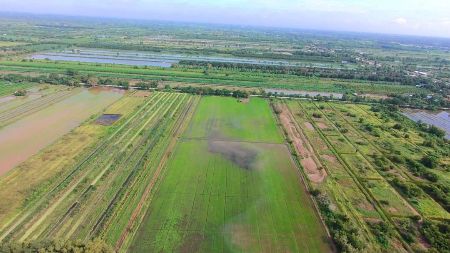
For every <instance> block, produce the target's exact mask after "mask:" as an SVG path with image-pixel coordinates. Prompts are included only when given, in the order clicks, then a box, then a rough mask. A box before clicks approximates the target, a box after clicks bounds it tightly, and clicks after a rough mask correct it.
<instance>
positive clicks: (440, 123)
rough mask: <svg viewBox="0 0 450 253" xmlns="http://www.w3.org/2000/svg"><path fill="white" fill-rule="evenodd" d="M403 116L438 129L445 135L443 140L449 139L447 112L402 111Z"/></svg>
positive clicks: (449, 130) (449, 117)
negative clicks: (443, 131)
mask: <svg viewBox="0 0 450 253" xmlns="http://www.w3.org/2000/svg"><path fill="white" fill-rule="evenodd" d="M403 115H405V116H406V117H408V118H409V119H411V120H413V121H415V122H419V121H421V122H423V123H426V124H429V125H433V126H436V127H439V128H441V129H443V130H445V132H446V133H447V134H446V136H445V138H447V139H450V116H449V111H439V112H432V111H426V110H412V109H408V110H404V111H403Z"/></svg>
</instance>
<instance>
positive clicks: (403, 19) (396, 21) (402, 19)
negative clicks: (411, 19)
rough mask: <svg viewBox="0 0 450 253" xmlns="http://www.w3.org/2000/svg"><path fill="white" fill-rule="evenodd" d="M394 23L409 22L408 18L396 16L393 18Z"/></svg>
mask: <svg viewBox="0 0 450 253" xmlns="http://www.w3.org/2000/svg"><path fill="white" fill-rule="evenodd" d="M392 21H393V22H394V23H396V24H397V25H406V24H408V20H406V19H405V18H396V19H394V20H392Z"/></svg>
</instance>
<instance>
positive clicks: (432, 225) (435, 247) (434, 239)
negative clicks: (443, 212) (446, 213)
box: [420, 220, 450, 253]
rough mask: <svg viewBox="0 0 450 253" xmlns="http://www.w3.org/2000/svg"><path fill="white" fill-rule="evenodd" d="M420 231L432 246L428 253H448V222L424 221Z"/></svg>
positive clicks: (449, 248)
mask: <svg viewBox="0 0 450 253" xmlns="http://www.w3.org/2000/svg"><path fill="white" fill-rule="evenodd" d="M420 230H421V233H422V234H423V235H424V236H425V238H426V239H427V241H428V242H429V243H430V244H431V246H432V248H431V249H429V250H428V252H432V253H438V252H441V253H449V252H450V243H449V242H450V221H448V220H445V221H431V220H425V221H424V222H423V224H422V227H421V229H420Z"/></svg>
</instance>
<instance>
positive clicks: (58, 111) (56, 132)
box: [0, 88, 122, 175]
mask: <svg viewBox="0 0 450 253" xmlns="http://www.w3.org/2000/svg"><path fill="white" fill-rule="evenodd" d="M121 96H122V92H121V91H117V90H107V89H98V88H96V89H89V90H88V89H80V90H79V92H78V93H74V94H73V95H71V96H69V97H67V98H65V99H64V100H62V101H60V102H57V103H55V104H52V105H51V106H49V107H46V108H44V109H42V110H39V111H37V112H34V113H33V114H31V115H28V116H25V117H23V118H21V119H19V120H17V121H15V122H14V123H11V124H9V125H6V126H4V127H3V128H1V129H0V143H2V145H1V146H0V175H2V174H4V173H6V172H7V171H9V170H10V169H12V168H14V167H15V166H17V165H18V164H20V163H21V162H23V161H25V160H26V159H27V158H29V157H30V156H32V155H33V154H36V153H37V152H38V151H39V150H41V149H42V148H44V147H46V146H47V145H49V144H51V143H52V142H54V141H55V140H57V139H58V138H59V137H61V136H63V135H64V134H66V133H68V132H69V131H71V130H72V129H74V128H75V127H77V126H78V125H80V124H81V123H82V122H83V121H85V120H87V119H88V118H89V117H90V116H91V115H93V114H96V113H99V112H100V111H102V110H103V109H104V108H105V107H106V106H108V105H110V104H111V103H113V102H114V101H116V100H117V99H119V98H120V97H121Z"/></svg>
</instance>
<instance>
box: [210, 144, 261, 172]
mask: <svg viewBox="0 0 450 253" xmlns="http://www.w3.org/2000/svg"><path fill="white" fill-rule="evenodd" d="M208 150H209V152H211V153H215V154H220V155H222V156H223V157H224V158H225V159H227V160H229V161H231V162H233V163H234V164H236V165H237V166H239V167H241V168H243V169H246V170H251V169H253V165H254V162H255V161H256V157H257V155H258V152H257V151H256V150H254V149H250V148H248V147H245V146H244V144H243V143H239V142H229V141H213V140H211V141H209V142H208Z"/></svg>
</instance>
